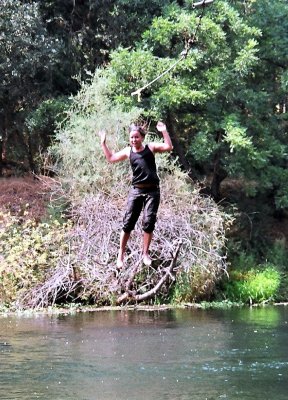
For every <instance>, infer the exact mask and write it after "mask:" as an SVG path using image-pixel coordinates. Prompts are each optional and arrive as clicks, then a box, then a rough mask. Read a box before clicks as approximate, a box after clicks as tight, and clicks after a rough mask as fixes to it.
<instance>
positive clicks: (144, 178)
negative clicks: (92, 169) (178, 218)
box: [99, 121, 173, 269]
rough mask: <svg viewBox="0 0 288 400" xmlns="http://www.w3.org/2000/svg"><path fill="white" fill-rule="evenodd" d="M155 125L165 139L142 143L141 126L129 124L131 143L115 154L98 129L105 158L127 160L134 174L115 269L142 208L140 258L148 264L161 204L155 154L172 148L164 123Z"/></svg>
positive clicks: (102, 132) (118, 266)
mask: <svg viewBox="0 0 288 400" xmlns="http://www.w3.org/2000/svg"><path fill="white" fill-rule="evenodd" d="M156 128H157V130H158V131H159V132H161V133H162V135H163V139H164V142H159V143H158V142H151V143H148V144H145V145H144V139H145V131H144V129H143V128H142V127H140V126H137V125H132V126H131V127H130V132H129V142H130V146H127V147H125V148H124V149H122V150H120V151H117V152H115V153H113V152H112V151H111V150H110V149H109V148H108V147H107V144H106V131H105V130H101V131H99V136H100V140H101V146H102V150H103V152H104V154H105V157H106V159H107V161H108V162H110V163H114V162H119V161H123V160H126V159H129V160H130V165H131V168H132V173H133V177H132V186H131V188H130V191H129V195H128V200H127V206H126V212H125V214H124V218H123V227H122V231H121V234H120V246H119V252H118V257H117V268H118V269H121V268H122V267H123V265H124V256H125V250H126V245H127V242H128V240H129V237H130V234H131V231H132V230H133V229H134V227H135V224H136V222H137V220H138V218H139V216H140V213H141V211H142V209H143V221H142V229H143V251H142V257H143V263H144V264H145V265H147V266H150V265H151V258H150V255H149V247H150V243H151V240H152V236H153V231H154V228H155V223H156V216H157V211H158V207H159V203H160V188H159V177H158V174H157V169H156V163H155V156H154V154H155V153H162V152H166V151H171V150H172V149H173V145H172V142H171V138H170V135H169V133H168V131H167V128H166V125H165V124H164V123H163V122H161V121H158V122H157V125H156Z"/></svg>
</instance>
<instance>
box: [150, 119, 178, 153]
mask: <svg viewBox="0 0 288 400" xmlns="http://www.w3.org/2000/svg"><path fill="white" fill-rule="evenodd" d="M156 128H157V130H158V131H159V132H161V133H162V135H163V139H164V143H156V142H152V143H149V147H150V149H151V150H152V151H153V152H154V153H162V152H164V151H171V150H173V145H172V141H171V138H170V135H169V132H168V131H167V128H166V125H165V124H164V123H163V122H161V121H158V122H157V125H156Z"/></svg>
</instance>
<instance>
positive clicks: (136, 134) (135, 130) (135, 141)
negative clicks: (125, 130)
mask: <svg viewBox="0 0 288 400" xmlns="http://www.w3.org/2000/svg"><path fill="white" fill-rule="evenodd" d="M144 139H145V131H144V129H143V128H142V127H141V126H139V125H131V126H130V131H129V140H130V145H131V146H134V147H136V148H137V147H141V146H142V142H143V140H144Z"/></svg>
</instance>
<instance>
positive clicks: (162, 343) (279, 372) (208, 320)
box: [0, 306, 288, 400]
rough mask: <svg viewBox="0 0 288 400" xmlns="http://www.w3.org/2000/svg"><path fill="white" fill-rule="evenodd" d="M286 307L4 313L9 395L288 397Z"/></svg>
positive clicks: (46, 398) (5, 390)
mask: <svg viewBox="0 0 288 400" xmlns="http://www.w3.org/2000/svg"><path fill="white" fill-rule="evenodd" d="M287 345H288V307H285V306H278V307H276V306H274V307H261V308H235V309H229V310H197V309H185V310H166V311H155V310H150V311H149V310H138V311H137V310H133V311H127V310H126V311H125V310H121V311H101V312H100V311H96V312H84V313H76V314H74V315H71V314H68V315H57V316H56V315H51V316H48V315H34V316H31V315H30V316H25V315H24V316H21V317H20V316H11V315H6V316H3V315H2V316H0V399H1V400H16V399H21V400H33V399H42V400H98V399H99V400H112V399H113V400H114V399H115V400H116V399H119V400H124V399H128V400H154V399H155V400H156V399H157V400H162V399H163V400H164V399H165V400H166V399H172V400H180V399H181V400H206V399H207V400H216V399H230V400H237V399H239V400H240V399H241V400H248V399H253V400H258V399H259V400H260V399H261V400H272V399H273V400H287V399H288V346H287Z"/></svg>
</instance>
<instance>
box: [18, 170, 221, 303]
mask: <svg viewBox="0 0 288 400" xmlns="http://www.w3.org/2000/svg"><path fill="white" fill-rule="evenodd" d="M180 175H181V174H180V173H179V171H178V173H177V174H171V175H167V176H166V177H165V178H164V179H162V186H161V196H162V202H161V206H160V210H159V214H158V221H157V225H156V229H155V232H154V237H153V241H152V244H151V257H152V259H153V262H152V265H151V266H150V267H147V266H144V265H143V263H142V261H141V248H142V230H141V217H140V219H139V221H138V223H137V225H136V228H135V230H134V231H133V232H132V234H131V238H130V241H129V242H128V248H127V257H126V260H125V268H123V270H121V271H118V270H117V268H116V257H117V252H118V246H119V234H120V230H121V225H122V213H123V210H124V208H125V201H126V200H125V196H119V195H118V193H122V192H123V187H122V184H121V183H119V188H117V187H115V192H114V193H115V194H114V195H112V194H111V193H110V194H109V195H107V194H106V193H103V192H98V193H97V194H94V195H87V196H86V197H84V198H83V199H82V200H81V202H79V203H78V205H77V206H76V205H75V206H74V208H73V213H72V218H73V220H74V224H73V229H72V231H71V232H70V233H69V237H68V238H67V240H68V242H69V252H68V253H67V254H66V255H65V256H63V257H62V258H61V260H59V262H58V265H57V266H56V268H55V267H54V268H51V270H50V271H49V274H47V276H46V279H45V281H44V282H43V283H42V284H38V285H37V286H35V287H34V288H31V290H30V291H28V292H26V294H25V296H24V297H23V298H22V299H21V303H22V306H23V307H33V308H35V307H47V306H48V305H53V304H54V303H55V302H59V301H63V302H64V301H67V300H69V301H71V300H73V301H77V300H79V301H81V302H82V303H83V302H89V303H90V304H98V305H100V304H101V305H104V304H105V305H111V304H128V303H137V302H141V301H146V302H147V301H149V300H150V299H152V301H155V298H158V299H159V301H160V300H161V301H165V300H166V301H167V300H168V299H170V301H171V299H172V301H175V302H180V301H182V302H183V301H184V302H191V301H195V300H197V299H199V298H201V297H203V296H205V297H206V298H207V296H208V295H209V294H210V293H211V292H212V291H213V288H214V286H215V283H216V282H217V280H218V278H219V277H220V276H221V275H222V274H223V273H225V270H226V264H225V254H224V252H223V250H224V248H225V216H224V214H222V212H221V211H220V210H219V208H218V206H217V205H216V204H215V203H214V202H213V201H212V200H211V199H210V198H208V197H203V196H201V195H200V194H199V192H198V190H197V189H194V190H192V189H190V190H189V186H187V184H186V183H185V181H184V179H183V176H180Z"/></svg>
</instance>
